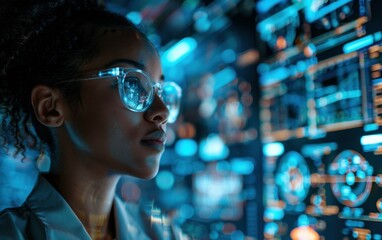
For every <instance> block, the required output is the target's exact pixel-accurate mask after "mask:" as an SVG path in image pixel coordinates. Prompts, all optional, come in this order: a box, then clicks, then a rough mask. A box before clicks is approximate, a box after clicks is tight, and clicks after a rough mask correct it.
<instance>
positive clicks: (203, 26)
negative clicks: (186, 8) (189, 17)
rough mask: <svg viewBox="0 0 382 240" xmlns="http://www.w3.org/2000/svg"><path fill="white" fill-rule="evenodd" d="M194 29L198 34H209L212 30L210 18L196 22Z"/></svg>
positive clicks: (203, 18)
mask: <svg viewBox="0 0 382 240" xmlns="http://www.w3.org/2000/svg"><path fill="white" fill-rule="evenodd" d="M194 28H195V30H196V31H198V32H207V31H208V30H209V29H210V28H211V22H210V20H208V17H201V18H198V19H197V20H196V21H195V24H194Z"/></svg>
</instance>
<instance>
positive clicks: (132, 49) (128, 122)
mask: <svg viewBox="0 0 382 240" xmlns="http://www.w3.org/2000/svg"><path fill="white" fill-rule="evenodd" d="M99 46H100V49H99V52H98V54H97V55H96V56H95V57H94V58H93V59H92V60H91V61H89V62H87V63H86V64H84V65H83V66H82V67H81V71H88V70H104V69H107V68H111V67H117V66H118V67H128V68H140V69H141V70H144V71H146V72H147V73H148V74H149V75H150V76H151V78H152V79H153V80H154V81H155V82H159V81H163V76H162V69H161V63H160V58H159V56H158V54H157V52H156V50H155V49H154V48H153V46H152V45H151V44H150V43H148V42H147V40H145V39H144V38H142V37H140V36H139V34H137V33H136V32H135V31H134V30H128V29H122V28H116V29H108V30H107V32H106V34H105V35H103V37H102V38H101V40H100V41H99ZM69 115H70V116H69V118H68V119H67V120H66V122H65V127H66V129H67V131H68V133H69V134H68V135H69V136H70V141H71V142H72V143H73V144H74V145H75V149H76V150H78V152H80V153H81V154H85V156H88V158H87V157H85V158H84V159H90V160H91V161H96V162H91V163H90V164H98V165H100V166H103V167H105V169H110V170H111V171H112V172H122V173H124V174H129V175H132V176H135V177H139V178H146V179H148V178H152V177H154V176H155V174H156V173H157V171H158V168H159V161H160V158H161V155H162V153H163V150H164V144H165V139H166V134H165V132H166V122H167V117H168V110H167V108H166V106H165V105H164V103H163V102H162V100H161V99H160V98H159V97H158V95H155V97H154V100H153V103H152V104H151V106H150V107H149V108H148V109H147V110H146V111H145V112H132V111H130V110H128V109H127V108H126V107H125V106H124V105H123V103H122V102H121V100H120V96H119V92H118V86H117V85H116V84H115V79H113V78H110V79H109V78H108V79H97V80H92V81H83V82H82V87H81V104H80V106H79V107H75V108H72V110H71V111H70V114H69Z"/></svg>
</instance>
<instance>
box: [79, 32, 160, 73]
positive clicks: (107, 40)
mask: <svg viewBox="0 0 382 240" xmlns="http://www.w3.org/2000/svg"><path fill="white" fill-rule="evenodd" d="M100 31H102V35H101V37H100V38H99V39H98V43H97V53H96V54H95V56H94V57H93V58H92V59H91V60H90V61H89V62H87V63H86V64H84V65H83V66H82V67H81V69H82V70H97V69H101V68H105V67H111V65H113V63H114V62H118V64H117V65H118V66H121V63H122V66H123V65H128V61H126V63H123V61H120V60H123V59H126V60H132V61H134V62H137V63H140V65H138V66H134V67H139V68H142V69H143V70H145V71H147V72H149V73H151V74H153V75H155V74H160V73H158V72H161V63H160V58H159V55H158V52H157V50H156V49H155V48H154V46H153V45H152V44H151V43H150V42H149V41H148V40H147V39H146V38H145V37H143V36H142V35H141V34H140V33H138V32H137V31H135V30H134V29H131V28H121V27H116V28H112V27H109V28H103V29H100Z"/></svg>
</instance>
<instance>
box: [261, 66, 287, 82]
mask: <svg viewBox="0 0 382 240" xmlns="http://www.w3.org/2000/svg"><path fill="white" fill-rule="evenodd" d="M289 76H290V70H289V69H288V68H286V67H279V68H276V69H274V70H272V71H269V72H266V73H264V74H262V75H261V76H260V84H261V85H262V86H268V85H272V84H273V83H276V82H278V81H281V80H284V79H286V78H288V77H289Z"/></svg>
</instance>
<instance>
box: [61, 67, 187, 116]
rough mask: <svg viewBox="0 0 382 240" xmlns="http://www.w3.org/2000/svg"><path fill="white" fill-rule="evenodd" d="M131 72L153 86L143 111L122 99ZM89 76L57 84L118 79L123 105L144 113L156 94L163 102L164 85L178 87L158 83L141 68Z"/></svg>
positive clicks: (90, 73) (117, 68) (129, 68)
mask: <svg viewBox="0 0 382 240" xmlns="http://www.w3.org/2000/svg"><path fill="white" fill-rule="evenodd" d="M129 72H137V73H140V74H142V75H144V76H145V77H146V78H147V79H148V80H149V83H150V86H151V89H152V90H151V92H150V93H149V94H148V98H150V100H147V101H149V103H148V104H147V106H146V107H145V108H143V109H142V110H137V109H134V108H132V107H130V106H128V105H127V104H125V102H124V100H123V99H122V98H123V97H124V94H125V91H124V90H123V85H122V84H123V82H122V81H124V79H125V76H126V75H127V74H128V73H129ZM87 74H89V75H90V77H84V76H82V77H78V78H73V79H69V80H62V81H58V82H56V84H62V83H70V82H80V81H90V80H96V79H102V78H111V77H116V78H117V79H118V90H119V96H120V99H121V101H122V104H123V105H124V106H125V107H126V108H127V109H128V110H130V111H132V112H144V111H146V110H147V109H148V108H149V107H150V106H151V104H152V103H153V100H154V96H155V94H158V96H159V97H160V98H161V100H162V101H163V99H162V91H163V85H164V83H174V84H175V85H176V86H178V84H176V83H175V82H162V83H161V82H156V81H154V80H153V79H152V78H151V77H150V75H149V74H148V73H147V72H145V71H144V70H142V69H139V68H133V67H112V68H107V69H104V70H97V71H94V73H92V72H89V73H87ZM155 89H157V91H155ZM178 97H179V98H180V97H181V91H179V92H178ZM163 103H164V102H163ZM164 104H165V103H164ZM165 105H166V104H165ZM166 108H167V106H166ZM167 109H168V108H167ZM168 111H170V109H168Z"/></svg>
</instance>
